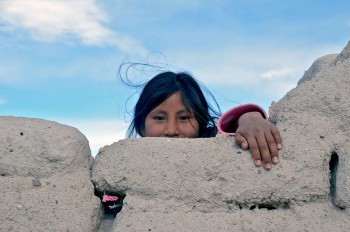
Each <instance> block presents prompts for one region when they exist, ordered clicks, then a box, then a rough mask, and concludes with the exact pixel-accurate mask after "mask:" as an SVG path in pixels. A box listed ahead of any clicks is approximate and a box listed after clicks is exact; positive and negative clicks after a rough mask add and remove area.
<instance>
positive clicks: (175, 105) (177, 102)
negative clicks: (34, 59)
mask: <svg viewBox="0 0 350 232" xmlns="http://www.w3.org/2000/svg"><path fill="white" fill-rule="evenodd" d="M160 109H162V110H164V109H166V110H170V109H174V110H175V109H176V110H186V111H192V110H191V108H190V107H189V106H187V105H186V104H185V103H184V100H183V97H182V95H181V92H180V91H177V92H175V93H173V94H172V95H170V97H168V98H167V99H165V100H164V101H163V102H162V103H160V104H159V105H158V106H156V107H155V108H154V109H153V110H152V111H154V110H160Z"/></svg>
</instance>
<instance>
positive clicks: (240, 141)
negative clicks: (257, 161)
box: [235, 133, 248, 150]
mask: <svg viewBox="0 0 350 232" xmlns="http://www.w3.org/2000/svg"><path fill="white" fill-rule="evenodd" d="M235 140H236V144H237V145H238V146H240V147H241V148H242V149H243V150H247V149H248V142H247V140H246V139H245V138H244V137H243V136H242V135H241V134H240V133H236V135H235Z"/></svg>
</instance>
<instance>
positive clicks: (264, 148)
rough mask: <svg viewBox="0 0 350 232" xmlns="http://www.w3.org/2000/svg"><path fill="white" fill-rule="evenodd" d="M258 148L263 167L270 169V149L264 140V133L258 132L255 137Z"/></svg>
mask: <svg viewBox="0 0 350 232" xmlns="http://www.w3.org/2000/svg"><path fill="white" fill-rule="evenodd" d="M256 140H257V143H258V148H259V151H260V155H261V159H262V161H263V164H264V168H265V169H267V170H270V169H271V168H272V164H271V156H270V149H269V146H268V144H267V141H266V137H265V133H260V134H259V135H258V136H257V138H256Z"/></svg>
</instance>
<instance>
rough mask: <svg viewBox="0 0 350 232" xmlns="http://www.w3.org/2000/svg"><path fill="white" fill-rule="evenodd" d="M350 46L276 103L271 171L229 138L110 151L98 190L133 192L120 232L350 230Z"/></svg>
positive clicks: (158, 141)
mask: <svg viewBox="0 0 350 232" xmlns="http://www.w3.org/2000/svg"><path fill="white" fill-rule="evenodd" d="M349 46H350V45H349V44H348V46H347V47H346V48H345V49H344V51H343V52H342V53H341V54H340V55H328V56H325V57H322V58H320V59H318V60H317V61H315V63H314V64H313V65H312V66H311V67H310V69H309V70H308V71H306V72H305V75H304V77H303V78H302V79H301V81H300V82H299V85H298V87H297V88H296V89H293V90H292V91H290V92H289V93H288V94H287V95H286V96H285V97H284V98H283V99H281V100H280V101H279V102H277V103H275V104H274V105H273V106H272V107H271V109H270V113H271V118H272V120H273V121H274V122H276V124H277V126H278V128H279V130H280V131H281V134H282V136H283V138H284V148H283V150H282V151H281V152H280V154H281V163H280V164H278V165H275V166H274V167H273V169H272V170H271V171H269V172H268V171H265V170H264V169H263V168H255V167H254V166H253V164H252V161H251V158H250V154H249V152H245V151H242V150H241V149H239V148H238V147H237V146H236V145H235V144H234V140H233V138H229V137H217V138H211V139H167V138H143V139H128V140H123V141H120V142H118V143H115V144H112V145H111V146H107V147H104V148H103V149H101V151H100V153H99V154H98V155H97V157H96V162H95V165H94V167H93V177H92V179H93V182H94V184H95V186H96V188H97V189H98V191H109V192H111V193H116V194H125V195H126V198H125V200H124V208H123V210H122V211H121V213H120V214H119V215H118V216H117V220H116V221H115V223H114V227H115V228H116V229H115V230H114V231H198V232H199V231H202V232H203V231H208V232H209V231H349V230H350V214H349V209H348V208H349V206H350V191H349V188H350V160H349V159H350V155H349V154H350V142H349V138H350V117H349V115H350V98H349V97H350V59H349V55H348V53H349Z"/></svg>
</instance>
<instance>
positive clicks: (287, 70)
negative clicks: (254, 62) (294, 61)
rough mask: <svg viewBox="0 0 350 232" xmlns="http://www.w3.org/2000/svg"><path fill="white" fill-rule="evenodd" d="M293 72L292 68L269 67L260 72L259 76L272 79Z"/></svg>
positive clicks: (286, 75)
mask: <svg viewBox="0 0 350 232" xmlns="http://www.w3.org/2000/svg"><path fill="white" fill-rule="evenodd" d="M293 73H295V70H294V69H293V68H280V69H271V70H269V71H267V72H264V73H262V74H261V77H262V78H264V79H267V80H273V79H275V78H282V77H288V76H290V75H292V74H293Z"/></svg>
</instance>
